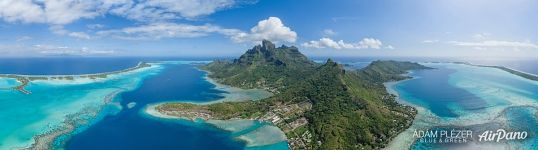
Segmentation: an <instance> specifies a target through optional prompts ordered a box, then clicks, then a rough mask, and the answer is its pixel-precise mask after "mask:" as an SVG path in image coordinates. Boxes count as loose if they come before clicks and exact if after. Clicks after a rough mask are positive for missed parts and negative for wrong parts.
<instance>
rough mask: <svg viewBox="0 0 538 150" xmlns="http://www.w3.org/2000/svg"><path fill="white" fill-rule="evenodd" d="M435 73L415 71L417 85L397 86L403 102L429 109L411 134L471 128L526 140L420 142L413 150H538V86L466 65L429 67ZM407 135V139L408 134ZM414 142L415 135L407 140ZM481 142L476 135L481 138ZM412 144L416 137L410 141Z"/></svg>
mask: <svg viewBox="0 0 538 150" xmlns="http://www.w3.org/2000/svg"><path fill="white" fill-rule="evenodd" d="M425 65H428V66H430V67H434V68H437V69H435V70H421V71H415V72H414V73H412V74H411V75H412V76H414V77H415V78H414V79H411V80H407V81H403V82H400V83H398V84H396V85H394V87H393V88H394V89H395V90H396V91H397V92H398V94H399V95H400V99H401V100H403V101H405V102H407V103H410V104H412V105H415V106H416V107H422V108H425V110H424V111H422V112H419V113H420V114H421V115H419V118H417V119H415V122H414V124H413V126H412V127H411V129H439V128H449V129H451V128H466V129H471V130H473V131H475V132H474V133H475V134H479V133H482V132H483V131H485V130H497V129H505V130H511V131H527V132H528V133H529V134H530V136H529V137H528V138H527V139H525V140H518V141H510V142H506V141H501V142H499V143H496V142H477V141H473V142H469V143H464V144H432V143H428V142H419V141H416V142H415V143H414V144H413V145H412V148H413V149H418V150H420V149H450V148H457V149H484V148H485V149H506V148H511V149H533V148H534V146H535V145H536V143H537V141H538V138H536V136H535V135H536V132H537V131H538V129H537V128H536V127H538V124H537V122H536V120H537V119H536V117H537V116H536V108H538V94H537V93H538V82H536V81H531V80H527V79H524V78H521V77H519V76H515V75H512V74H510V73H508V72H505V71H502V70H499V69H494V68H486V67H475V66H468V65H461V64H446V63H443V64H435V63H426V64H425ZM402 135H403V134H402ZM405 136H409V135H405ZM475 137H476V135H475ZM408 138H410V137H408Z"/></svg>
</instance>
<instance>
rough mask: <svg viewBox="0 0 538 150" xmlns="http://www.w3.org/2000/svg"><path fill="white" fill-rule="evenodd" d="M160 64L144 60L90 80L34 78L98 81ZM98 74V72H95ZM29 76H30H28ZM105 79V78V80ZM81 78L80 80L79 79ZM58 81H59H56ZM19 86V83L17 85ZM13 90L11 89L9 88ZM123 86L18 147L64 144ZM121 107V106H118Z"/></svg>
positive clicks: (44, 82) (50, 146) (47, 147)
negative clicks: (25, 144)
mask: <svg viewBox="0 0 538 150" xmlns="http://www.w3.org/2000/svg"><path fill="white" fill-rule="evenodd" d="M159 67H160V65H159V64H158V63H151V65H150V64H147V63H144V62H141V63H139V65H137V66H135V67H131V68H128V69H124V70H119V71H114V72H106V73H101V74H106V75H107V77H106V78H99V79H92V80H88V81H86V80H84V79H81V78H74V79H73V80H69V81H66V82H62V81H63V80H59V79H57V78H55V79H53V80H46V81H45V80H35V82H37V83H43V84H64V83H65V84H79V83H86V82H99V81H101V80H102V81H106V80H108V79H110V78H121V77H122V76H120V75H131V74H135V73H140V72H142V71H147V70H149V69H152V68H156V69H159ZM96 75H100V74H96ZM77 76H86V77H87V76H89V75H77ZM28 77H30V76H28ZM49 77H51V78H52V77H57V76H49ZM105 79H106V80H105ZM79 80H81V81H79ZM57 81H59V83H56V82H57ZM48 82H55V83H48ZM19 86H21V85H19ZM10 90H13V89H10ZM125 90H126V89H125V88H119V87H118V88H115V90H114V91H110V92H109V93H107V94H106V95H103V96H104V97H103V98H102V99H100V101H101V102H100V103H101V104H97V105H95V106H94V105H92V106H86V107H83V108H81V109H80V110H78V111H77V112H75V113H72V114H66V115H65V117H64V120H63V121H62V122H60V123H59V124H58V125H57V126H54V127H50V128H49V129H48V130H46V131H43V132H41V133H39V134H36V135H33V137H32V140H31V143H29V145H27V146H25V147H19V149H32V150H33V149H56V148H59V147H61V146H63V144H65V140H66V139H64V138H69V136H70V135H71V134H73V133H74V132H75V131H77V130H78V128H80V127H83V126H86V125H90V124H92V122H93V121H92V120H94V119H97V118H98V116H99V115H100V114H101V112H102V111H103V109H105V108H106V107H108V106H114V105H115V103H116V102H114V101H113V99H114V98H116V97H117V95H118V94H120V93H121V92H124V91H125ZM119 109H121V108H119Z"/></svg>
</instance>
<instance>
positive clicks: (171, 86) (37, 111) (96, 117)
mask: <svg viewBox="0 0 538 150" xmlns="http://www.w3.org/2000/svg"><path fill="white" fill-rule="evenodd" d="M162 60H163V59H159V58H144V59H135V58H121V59H116V60H113V59H111V58H106V59H104V58H84V59H81V58H79V59H71V58H67V59H65V60H63V58H55V59H52V58H47V59H42V58H39V59H37V60H33V59H18V60H17V61H12V59H8V60H1V62H3V63H1V65H0V68H2V67H5V68H8V69H6V70H2V69H0V70H2V71H3V72H2V73H4V74H27V75H28V74H29V75H57V74H86V73H98V72H108V71H115V70H121V69H124V68H129V67H133V66H135V65H136V64H137V63H138V62H139V61H152V62H156V61H159V62H158V63H157V64H154V65H153V67H151V68H147V69H142V70H137V71H134V72H129V73H124V74H119V75H113V76H110V77H109V78H107V79H102V80H98V81H86V80H80V81H79V80H78V79H75V80H73V81H60V82H57V81H33V82H31V83H30V84H29V85H28V86H27V87H26V88H27V89H28V90H30V91H32V94H30V95H24V94H22V93H20V92H18V91H14V90H9V89H8V90H0V95H2V96H0V110H2V111H0V120H1V121H2V122H3V123H2V124H0V128H2V130H0V149H12V148H23V147H28V146H30V144H31V143H33V138H35V137H36V136H38V135H40V137H47V136H49V135H52V134H54V133H59V132H58V131H61V130H58V129H69V127H70V125H74V126H75V127H76V128H75V129H74V130H73V131H70V132H68V133H63V134H62V135H61V136H59V138H57V139H56V140H55V141H53V142H52V143H51V145H52V146H53V148H65V149H111V150H112V149H114V150H115V149H186V150H188V149H193V150H194V149H197V150H198V149H208V150H209V149H230V150H235V149H261V150H266V149H275V150H281V149H288V147H287V143H286V142H278V143H274V144H269V145H262V146H253V147H247V143H246V142H244V141H242V140H239V139H238V138H237V137H239V136H251V135H256V134H258V132H260V133H263V132H266V133H276V132H274V130H273V129H272V128H271V126H270V125H266V124H261V125H259V124H258V123H255V124H253V126H251V127H248V128H247V129H246V130H245V131H241V133H236V132H230V131H225V130H223V129H220V128H217V127H215V126H213V125H210V124H208V123H205V122H203V121H195V122H193V121H189V120H182V119H160V118H156V117H152V116H149V115H148V114H146V113H144V108H145V107H146V106H147V105H148V104H155V103H161V102H169V101H188V102H194V103H205V102H211V101H215V100H218V99H221V98H223V94H226V93H227V92H226V91H222V90H219V89H216V88H215V85H213V84H212V83H210V82H208V81H207V80H206V79H205V78H204V77H205V75H206V73H205V72H203V71H200V70H198V69H196V64H191V62H190V61H175V62H168V60H170V59H164V60H165V61H166V62H160V61H162ZM19 61H20V62H24V63H17V62H19ZM49 61H51V62H50V63H47V62H49ZM60 62H63V63H60ZM65 62H69V63H68V64H69V65H64V63H65ZM200 63H204V62H200ZM6 66H9V67H6ZM51 66H52V67H51ZM103 66H106V67H104V68H103ZM47 67H51V68H57V69H52V70H49V69H47ZM79 67H84V68H79ZM17 84H18V83H17V82H16V81H15V80H14V79H7V78H0V88H1V87H12V86H14V85H17ZM49 90H50V91H49ZM114 93H117V94H116V95H115V96H114V95H113V94H114ZM111 95H112V96H114V98H113V99H112V100H111V101H110V102H106V99H107V97H110V96H111ZM66 120H67V121H66ZM66 122H67V123H66ZM4 129H5V130H4ZM265 129H269V130H265ZM251 131H255V132H252V134H251ZM253 138H255V137H253ZM262 144H265V143H263V141H262Z"/></svg>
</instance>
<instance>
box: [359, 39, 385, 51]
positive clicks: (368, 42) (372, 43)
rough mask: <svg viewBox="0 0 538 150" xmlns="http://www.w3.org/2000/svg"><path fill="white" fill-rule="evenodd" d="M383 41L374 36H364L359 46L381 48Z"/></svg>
mask: <svg viewBox="0 0 538 150" xmlns="http://www.w3.org/2000/svg"><path fill="white" fill-rule="evenodd" d="M382 45H383V43H382V42H381V41H380V40H378V39H374V38H364V39H362V41H360V42H359V45H358V47H359V48H373V49H380V48H381V46H382Z"/></svg>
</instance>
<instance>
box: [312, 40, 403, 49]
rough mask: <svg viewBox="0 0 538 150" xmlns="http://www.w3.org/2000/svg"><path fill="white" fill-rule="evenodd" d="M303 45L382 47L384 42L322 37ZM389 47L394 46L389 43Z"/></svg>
mask: <svg viewBox="0 0 538 150" xmlns="http://www.w3.org/2000/svg"><path fill="white" fill-rule="evenodd" d="M302 46H304V47H309V48H333V49H381V48H382V47H383V43H382V42H381V41H380V40H379V39H374V38H364V39H362V40H361V41H359V42H357V43H346V42H344V41H343V40H340V41H338V42H336V41H334V40H332V39H330V38H321V39H319V40H318V41H310V42H306V43H303V44H302ZM385 48H387V49H394V47H393V46H391V45H388V46H387V47H385Z"/></svg>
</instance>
